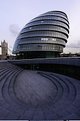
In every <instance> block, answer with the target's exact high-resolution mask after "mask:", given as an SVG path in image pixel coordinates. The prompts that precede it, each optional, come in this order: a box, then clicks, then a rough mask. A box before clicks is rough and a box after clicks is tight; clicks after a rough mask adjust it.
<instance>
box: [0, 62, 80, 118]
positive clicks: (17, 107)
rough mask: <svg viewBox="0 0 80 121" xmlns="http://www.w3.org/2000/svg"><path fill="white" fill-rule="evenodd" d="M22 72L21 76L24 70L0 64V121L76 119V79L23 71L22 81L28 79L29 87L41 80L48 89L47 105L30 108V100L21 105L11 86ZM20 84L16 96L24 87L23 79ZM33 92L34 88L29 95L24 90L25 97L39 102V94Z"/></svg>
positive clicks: (79, 88) (79, 108)
mask: <svg viewBox="0 0 80 121" xmlns="http://www.w3.org/2000/svg"><path fill="white" fill-rule="evenodd" d="M22 73H23V74H24V69H22V68H20V67H18V66H16V65H13V64H11V63H9V62H0V120H1V119H3V120H4V119H8V120H9V119H15V120H17V119H29V120H30V119H31V120H32V119H33V120H40V119H41V120H43V119H44V120H47V119H48V120H49V119H56V120H57V119H80V113H79V112H80V80H77V79H74V78H70V77H68V76H64V75H61V74H56V73H52V72H44V71H26V73H25V74H26V78H27V77H28V78H29V79H31V81H30V82H31V84H33V85H34V84H36V81H38V82H39V80H41V79H43V81H44V79H45V81H44V83H42V81H41V83H42V85H43V86H45V82H46V83H47V85H48V84H49V86H50V87H49V88H48V89H50V88H52V90H51V91H50V95H49V92H47V93H46V94H47V95H48V99H47V103H45V102H44V104H45V106H44V105H43V104H37V105H34V104H32V103H34V101H32V102H31V105H30V103H26V102H25V98H24V101H23V100H21V98H19V97H18V96H17V94H16V91H15V83H16V81H17V78H18V77H19V76H20V75H21V74H22ZM28 74H30V75H33V76H37V77H38V76H39V80H36V77H31V76H30V75H28ZM33 78H34V79H33ZM18 81H19V80H18ZM20 81H22V83H21V84H22V86H23V87H22V88H21V87H20V88H18V89H17V91H19V93H20V92H21V91H22V89H24V85H25V83H23V82H24V80H20ZM27 84H28V83H27ZM37 84H38V83H37ZM29 85H30V83H29ZM29 85H26V86H29ZM42 85H41V86H42ZM30 86H31V85H30ZM37 86H38V85H37ZM27 88H28V87H27ZM31 88H33V86H31ZM39 88H40V86H39ZM20 89H21V90H20ZM33 89H34V88H33ZM37 89H38V88H36V90H35V91H34V90H33V91H34V92H33V93H32V92H31V90H30V89H29V90H28V91H30V92H29V94H33V96H34V98H35V99H36V100H37V99H40V97H39V96H41V97H42V94H41V95H38V94H39V92H38V93H37V91H38V90H37ZM45 89H46V90H47V87H45ZM52 91H53V92H52ZM25 93H26V90H25V91H24V93H23V94H24V95H25ZM40 93H42V91H40ZM26 94H27V93H26ZM44 94H45V93H44ZM26 96H27V98H28V96H29V95H28V94H27V95H26ZM43 96H45V95H43ZM36 97H38V98H36ZM45 97H46V96H45ZM31 98H32V97H31ZM39 103H40V102H39ZM32 105H34V106H32Z"/></svg>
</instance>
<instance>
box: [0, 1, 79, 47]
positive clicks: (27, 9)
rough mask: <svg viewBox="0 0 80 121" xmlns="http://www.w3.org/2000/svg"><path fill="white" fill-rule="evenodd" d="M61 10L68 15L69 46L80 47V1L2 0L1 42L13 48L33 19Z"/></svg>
mask: <svg viewBox="0 0 80 121" xmlns="http://www.w3.org/2000/svg"><path fill="white" fill-rule="evenodd" d="M53 10H61V11H63V12H65V13H66V14H67V15H68V18H69V22H70V34H69V39H68V43H67V45H68V46H73V47H80V0H0V16H1V17H0V42H1V41H3V40H6V41H7V42H8V43H9V48H11V49H12V48H13V45H14V42H15V40H16V37H17V36H18V33H19V32H20V31H21V29H22V28H23V27H24V26H25V24H26V23H28V22H29V21H30V20H31V19H32V18H34V17H37V16H38V15H39V14H42V13H45V12H47V11H53Z"/></svg>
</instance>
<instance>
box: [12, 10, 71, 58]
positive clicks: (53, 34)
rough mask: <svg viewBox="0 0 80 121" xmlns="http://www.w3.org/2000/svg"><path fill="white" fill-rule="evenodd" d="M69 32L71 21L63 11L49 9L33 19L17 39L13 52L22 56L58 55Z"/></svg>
mask: <svg viewBox="0 0 80 121" xmlns="http://www.w3.org/2000/svg"><path fill="white" fill-rule="evenodd" d="M68 34H69V21H68V17H67V15H66V14H65V13H64V12H62V11H49V12H46V13H44V14H41V15H40V16H38V17H36V18H34V19H32V20H31V21H30V22H29V23H27V24H26V25H25V27H24V28H23V29H22V30H21V32H20V34H19V36H18V37H17V39H16V42H15V45H14V48H13V54H16V55H17V56H18V57H20V58H48V57H58V56H59V55H60V53H62V52H63V48H64V47H65V44H66V43H67V39H68Z"/></svg>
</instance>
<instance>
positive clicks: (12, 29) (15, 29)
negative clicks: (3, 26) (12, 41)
mask: <svg viewBox="0 0 80 121" xmlns="http://www.w3.org/2000/svg"><path fill="white" fill-rule="evenodd" d="M9 30H10V32H11V33H12V35H13V36H17V35H18V34H19V32H20V28H19V27H18V25H16V24H11V25H10V26H9Z"/></svg>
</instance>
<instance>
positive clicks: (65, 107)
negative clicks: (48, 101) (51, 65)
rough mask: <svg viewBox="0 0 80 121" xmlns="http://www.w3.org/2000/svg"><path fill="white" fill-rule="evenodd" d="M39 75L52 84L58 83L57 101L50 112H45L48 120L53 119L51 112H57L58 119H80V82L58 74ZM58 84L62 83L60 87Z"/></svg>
mask: <svg viewBox="0 0 80 121" xmlns="http://www.w3.org/2000/svg"><path fill="white" fill-rule="evenodd" d="M38 73H39V74H41V75H42V76H44V77H45V78H48V79H49V80H50V81H52V83H53V82H54V83H56V86H57V90H58V92H57V94H56V97H55V99H57V100H55V99H54V100H52V105H51V108H50V110H44V112H45V115H46V116H47V118H48V119H49V118H51V115H50V117H49V112H53V113H54V112H56V113H57V115H59V116H58V119H60V118H61V119H80V114H79V111H80V103H79V102H80V81H79V80H76V79H73V78H70V77H68V76H64V75H61V74H56V73H48V72H38ZM57 83H60V85H58V84H57ZM51 109H52V110H51ZM52 117H53V116H52ZM59 117H60V118H59Z"/></svg>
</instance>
